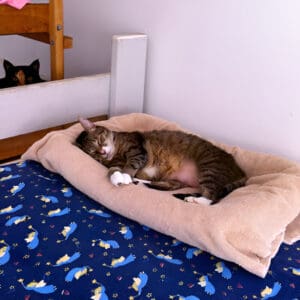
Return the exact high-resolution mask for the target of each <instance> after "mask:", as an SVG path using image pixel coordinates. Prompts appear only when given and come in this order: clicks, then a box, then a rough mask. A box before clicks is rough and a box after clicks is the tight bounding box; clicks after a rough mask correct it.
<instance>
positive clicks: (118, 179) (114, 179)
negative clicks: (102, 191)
mask: <svg viewBox="0 0 300 300" xmlns="http://www.w3.org/2000/svg"><path fill="white" fill-rule="evenodd" d="M110 182H111V183H112V184H113V185H115V186H119V185H121V184H130V183H132V179H131V176H130V175H129V174H126V173H121V172H120V171H116V172H114V173H112V174H111V176H110Z"/></svg>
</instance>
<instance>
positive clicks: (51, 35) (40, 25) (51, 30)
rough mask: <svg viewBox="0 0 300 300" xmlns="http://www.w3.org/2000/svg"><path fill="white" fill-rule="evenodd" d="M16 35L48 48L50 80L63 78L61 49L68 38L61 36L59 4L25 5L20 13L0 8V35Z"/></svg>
mask: <svg viewBox="0 0 300 300" xmlns="http://www.w3.org/2000/svg"><path fill="white" fill-rule="evenodd" d="M11 34H18V35H21V36H24V37H27V38H30V39H33V40H37V41H40V42H44V43H47V44H49V45H50V56H51V79H52V80H57V79H63V78H64V49H67V48H72V43H73V41H72V38H71V37H68V36H64V22H63V1H62V0H50V1H49V3H38V4H27V5H25V6H24V8H22V9H21V10H17V9H15V8H12V7H10V6H8V5H0V35H11Z"/></svg>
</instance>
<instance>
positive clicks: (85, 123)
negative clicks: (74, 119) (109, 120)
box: [79, 117, 96, 131]
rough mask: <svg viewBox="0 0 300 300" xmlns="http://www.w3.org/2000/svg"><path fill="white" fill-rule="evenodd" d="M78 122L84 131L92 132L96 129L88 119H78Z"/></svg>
mask: <svg viewBox="0 0 300 300" xmlns="http://www.w3.org/2000/svg"><path fill="white" fill-rule="evenodd" d="M79 122H80V124H81V126H82V127H83V128H84V130H85V131H92V130H93V129H95V128H96V125H95V124H94V123H93V122H91V121H90V120H88V119H84V118H82V117H79Z"/></svg>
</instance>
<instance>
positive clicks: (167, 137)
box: [76, 118, 246, 203]
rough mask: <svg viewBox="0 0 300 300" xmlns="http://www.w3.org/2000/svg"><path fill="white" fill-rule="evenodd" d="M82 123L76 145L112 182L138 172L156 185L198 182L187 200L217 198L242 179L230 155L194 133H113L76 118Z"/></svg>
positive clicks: (170, 187)
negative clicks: (99, 166)
mask: <svg viewBox="0 0 300 300" xmlns="http://www.w3.org/2000/svg"><path fill="white" fill-rule="evenodd" d="M80 123H81V125H82V127H83V128H84V129H85V130H84V131H83V132H82V133H81V134H80V135H79V136H78V137H77V139H76V144H77V145H78V146H79V147H80V148H81V149H82V150H83V151H84V152H86V153H87V154H89V155H90V156H91V157H93V158H94V159H96V160H97V161H99V162H100V163H102V164H103V165H105V166H106V167H108V168H109V173H108V174H109V177H110V180H111V182H112V183H113V184H115V185H120V184H129V183H131V182H132V179H133V178H134V177H136V178H138V179H142V180H148V181H150V183H149V186H150V187H152V188H157V189H160V190H175V189H179V188H182V187H187V186H189V187H196V188H197V189H198V190H199V195H198V194H197V195H196V196H195V197H187V199H185V200H186V201H191V202H202V203H203V200H205V199H206V200H207V199H209V200H210V201H208V203H210V202H212V203H216V202H218V201H219V200H221V199H222V198H223V197H224V196H226V195H227V194H228V193H230V192H231V191H233V190H234V189H236V188H238V187H241V186H243V185H244V184H245V182H246V175H245V173H244V172H243V171H242V169H241V168H240V167H239V166H238V165H237V163H236V162H235V160H234V158H233V156H232V155H231V154H228V153H227V152H225V151H223V150H222V149H220V148H218V147H216V146H214V145H213V144H211V143H210V142H208V141H206V140H203V139H201V138H199V137H198V136H196V135H193V134H188V133H185V132H182V131H167V130H159V131H157V130H154V131H148V132H137V131H135V132H115V131H111V130H109V129H107V128H105V127H103V126H96V125H95V124H94V123H92V122H90V121H89V120H87V119H82V118H80ZM199 196H200V199H197V198H198V197H199ZM204 202H205V201H204ZM206 203H207V201H206Z"/></svg>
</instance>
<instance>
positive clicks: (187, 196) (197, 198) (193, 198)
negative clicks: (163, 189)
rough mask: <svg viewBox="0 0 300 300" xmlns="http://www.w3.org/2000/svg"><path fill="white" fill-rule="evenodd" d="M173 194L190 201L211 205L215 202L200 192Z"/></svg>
mask: <svg viewBox="0 0 300 300" xmlns="http://www.w3.org/2000/svg"><path fill="white" fill-rule="evenodd" d="M173 196H174V197H176V198H178V199H180V200H183V201H185V202H189V203H197V204H204V205H210V204H211V203H212V202H213V201H212V200H209V199H207V198H205V197H202V195H201V194H199V193H189V194H180V193H178V194H173Z"/></svg>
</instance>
